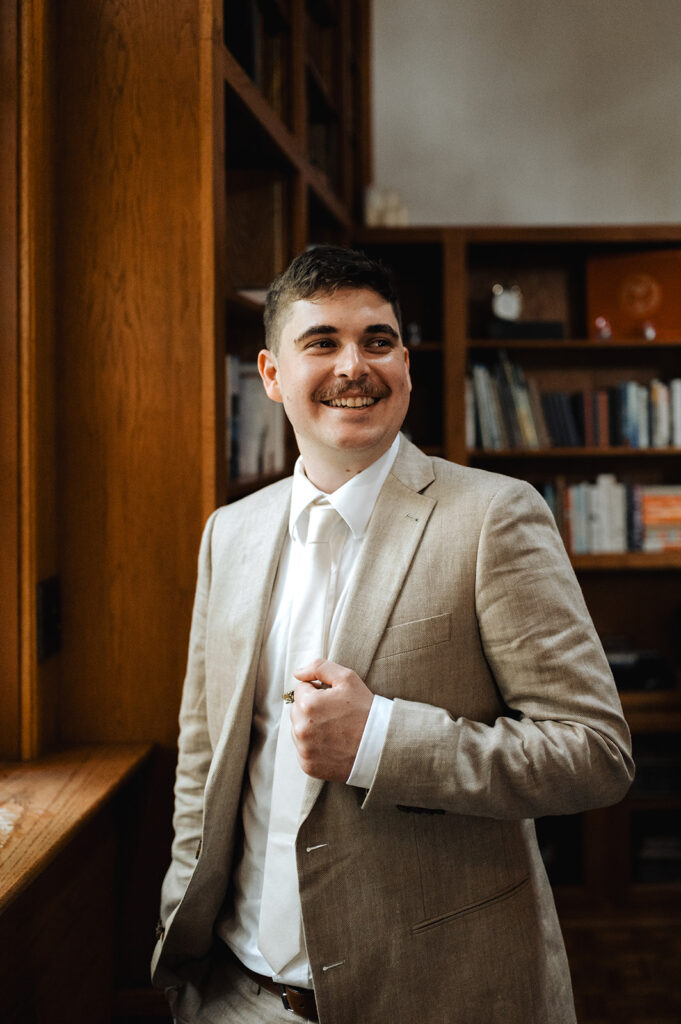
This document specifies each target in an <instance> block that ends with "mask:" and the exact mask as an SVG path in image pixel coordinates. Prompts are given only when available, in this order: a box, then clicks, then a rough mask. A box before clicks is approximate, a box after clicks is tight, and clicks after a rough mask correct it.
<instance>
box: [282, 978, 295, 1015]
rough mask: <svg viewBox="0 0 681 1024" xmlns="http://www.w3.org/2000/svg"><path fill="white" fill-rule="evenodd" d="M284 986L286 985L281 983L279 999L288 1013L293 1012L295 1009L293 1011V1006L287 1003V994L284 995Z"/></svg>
mask: <svg viewBox="0 0 681 1024" xmlns="http://www.w3.org/2000/svg"><path fill="white" fill-rule="evenodd" d="M286 988H287V986H286V985H282V986H281V1001H282V1003H283V1004H284V1009H285V1010H288V1012H289V1013H294V1012H295V1011H294V1009H293V1007H292V1006H291V1004H290V1003H289V1001H288V996H287V995H286Z"/></svg>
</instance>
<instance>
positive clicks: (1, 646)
mask: <svg viewBox="0 0 681 1024" xmlns="http://www.w3.org/2000/svg"><path fill="white" fill-rule="evenodd" d="M0 26H1V27H2V31H1V32H0V77H1V78H2V83H3V92H2V136H1V139H0V143H1V144H0V238H1V240H2V251H3V258H2V260H1V261H0V364H1V365H2V373H0V488H1V490H2V501H1V502H0V605H1V606H2V608H3V625H2V630H1V631H0V706H1V707H2V714H1V715H0V758H16V757H17V756H18V754H19V728H20V726H19V644H20V635H19V433H18V424H19V306H18V236H19V225H18V217H19V211H18V204H19V182H18V178H17V149H18V138H17V135H18V128H19V119H18V108H19V54H18V45H19V33H18V7H17V0H0Z"/></svg>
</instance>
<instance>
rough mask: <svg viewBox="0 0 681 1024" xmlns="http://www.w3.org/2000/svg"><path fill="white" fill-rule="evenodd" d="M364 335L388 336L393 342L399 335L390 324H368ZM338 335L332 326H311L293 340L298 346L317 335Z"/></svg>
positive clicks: (336, 329) (335, 328)
mask: <svg viewBox="0 0 681 1024" xmlns="http://www.w3.org/2000/svg"><path fill="white" fill-rule="evenodd" d="M364 333H365V334H389V335H390V336H391V337H392V338H395V340H396V341H397V340H399V337H400V336H399V334H398V333H397V331H396V330H395V328H394V327H391V326H390V324H369V326H368V327H365V328H364ZM329 334H338V328H337V327H334V326H333V324H313V326H312V327H308V328H307V330H306V331H303V333H302V334H301V335H299V336H298V337H297V338H296V339H295V344H296V345H299V344H300V343H301V342H303V341H306V340H307V338H312V337H315V336H316V337H319V335H329Z"/></svg>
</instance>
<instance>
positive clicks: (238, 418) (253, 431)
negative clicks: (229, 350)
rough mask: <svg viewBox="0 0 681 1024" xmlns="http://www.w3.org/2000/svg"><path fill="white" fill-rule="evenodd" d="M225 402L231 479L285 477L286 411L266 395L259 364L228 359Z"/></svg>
mask: <svg viewBox="0 0 681 1024" xmlns="http://www.w3.org/2000/svg"><path fill="white" fill-rule="evenodd" d="M225 398H226V421H227V436H226V448H227V465H228V467H229V475H230V477H232V479H238V478H240V477H252V476H259V475H263V474H276V473H282V472H283V471H284V468H285V466H286V433H285V419H284V407H283V406H282V405H280V404H279V403H278V402H272V401H271V400H270V399H269V398H268V397H267V395H266V394H265V389H264V388H263V385H262V381H261V379H260V374H259V373H258V366H257V364H256V363H247V362H242V360H240V359H239V357H238V356H229V355H228V356H227V357H226V359H225Z"/></svg>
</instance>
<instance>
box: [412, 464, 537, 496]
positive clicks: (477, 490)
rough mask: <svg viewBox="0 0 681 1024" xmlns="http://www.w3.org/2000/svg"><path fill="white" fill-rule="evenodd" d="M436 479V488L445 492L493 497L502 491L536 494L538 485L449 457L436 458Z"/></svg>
mask: <svg viewBox="0 0 681 1024" xmlns="http://www.w3.org/2000/svg"><path fill="white" fill-rule="evenodd" d="M432 461H433V472H434V475H435V479H434V481H433V484H432V485H431V486H432V487H433V488H434V489H436V490H438V491H441V492H443V493H446V492H448V491H451V493H452V494H457V495H461V496H463V497H469V496H470V495H473V494H474V495H476V496H478V497H479V498H482V499H485V498H486V499H487V500H488V501H491V500H492V499H493V498H495V497H496V496H497V495H499V494H505V493H508V494H509V495H511V494H514V493H515V494H520V493H525V494H536V493H537V492H536V490H535V488H534V487H533V486H532V484H530V483H528V482H527V481H526V480H518V479H516V478H515V477H512V476H506V475H505V474H504V473H492V472H490V471H489V470H486V469H477V468H475V467H473V466H462V465H461V464H460V463H458V462H449V461H447V459H440V458H436V457H434V458H433V460H432Z"/></svg>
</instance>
